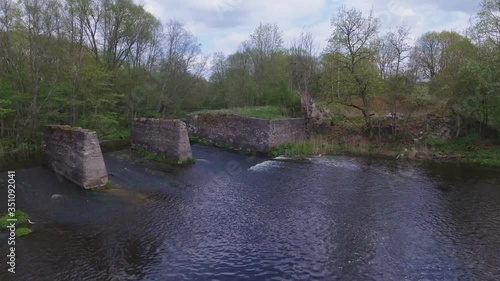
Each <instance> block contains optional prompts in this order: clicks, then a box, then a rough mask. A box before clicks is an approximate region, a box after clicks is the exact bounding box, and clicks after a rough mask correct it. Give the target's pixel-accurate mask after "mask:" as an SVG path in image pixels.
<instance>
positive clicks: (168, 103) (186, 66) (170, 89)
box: [157, 20, 207, 115]
mask: <svg viewBox="0 0 500 281" xmlns="http://www.w3.org/2000/svg"><path fill="white" fill-rule="evenodd" d="M164 50H165V57H164V58H163V60H162V62H161V68H160V73H161V75H162V82H161V91H160V102H159V103H158V107H157V111H158V113H160V114H162V115H166V114H174V113H176V112H177V110H178V109H179V106H180V105H181V104H182V102H183V101H184V100H185V99H186V98H187V97H188V95H189V94H190V93H191V89H192V88H193V86H194V83H195V82H196V80H197V77H200V76H201V74H202V72H203V70H204V68H205V64H206V60H207V58H206V57H203V56H202V54H201V49H200V44H199V43H198V40H197V39H196V37H194V35H193V34H191V33H190V32H188V31H187V30H186V29H185V28H184V27H183V25H182V24H181V23H179V22H178V21H175V20H171V21H169V22H167V24H166V27H165V41H164Z"/></svg>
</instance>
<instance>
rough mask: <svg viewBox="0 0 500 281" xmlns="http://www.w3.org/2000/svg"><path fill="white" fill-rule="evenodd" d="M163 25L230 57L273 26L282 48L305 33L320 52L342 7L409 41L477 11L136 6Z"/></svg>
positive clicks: (426, 3)
mask: <svg viewBox="0 0 500 281" xmlns="http://www.w3.org/2000/svg"><path fill="white" fill-rule="evenodd" d="M137 1H143V4H144V6H145V8H146V9H147V10H148V11H150V12H151V13H153V14H154V15H156V16H157V17H159V18H160V19H161V20H162V21H163V22H165V21H167V20H169V19H173V18H175V19H177V20H179V21H180V22H182V23H184V24H185V26H186V28H187V29H188V30H189V31H191V32H192V33H193V34H194V35H195V36H197V37H198V38H199V39H200V42H201V43H202V48H203V51H204V53H206V54H211V53H213V52H216V51H222V52H224V53H225V54H230V53H232V52H235V51H236V50H237V48H238V46H239V45H240V43H241V42H242V41H244V40H245V39H247V38H248V36H249V34H250V33H251V32H253V31H254V30H255V28H256V27H257V26H258V25H259V24H260V23H276V24H278V26H279V27H280V29H281V30H282V31H283V34H284V38H285V45H286V46H288V45H289V44H290V42H291V41H292V40H293V39H294V38H297V37H298V36H299V35H300V33H301V32H302V30H303V27H307V28H308V30H310V31H312V32H313V34H314V36H315V39H316V41H317V43H318V45H319V46H320V48H321V49H323V48H324V47H326V45H327V38H328V37H329V36H330V34H331V32H332V28H331V27H330V18H331V17H332V15H333V14H334V12H335V11H336V9H337V7H339V6H341V5H346V6H347V7H354V8H357V9H360V10H361V11H363V12H368V11H370V10H371V9H373V11H374V14H375V15H376V16H378V17H380V18H381V21H382V31H387V30H389V29H394V28H396V27H397V26H398V25H401V24H403V23H405V24H406V25H407V26H408V27H410V29H411V33H412V35H413V36H414V37H417V36H420V35H421V34H423V33H425V32H427V31H432V30H436V31H439V30H445V29H446V30H451V29H453V30H456V31H461V30H463V29H464V28H465V27H467V25H468V20H469V18H470V16H472V15H474V14H475V13H476V12H477V11H478V6H479V3H480V0H441V1H435V0H389V1H386V0H308V1H306V0H274V1H269V0H254V1H243V0H209V1H206V0H182V1H179V0H137Z"/></svg>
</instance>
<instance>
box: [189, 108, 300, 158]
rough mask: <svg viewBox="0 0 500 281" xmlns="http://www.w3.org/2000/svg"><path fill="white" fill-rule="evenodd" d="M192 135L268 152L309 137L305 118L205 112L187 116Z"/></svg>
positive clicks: (206, 139)
mask: <svg viewBox="0 0 500 281" xmlns="http://www.w3.org/2000/svg"><path fill="white" fill-rule="evenodd" d="M186 123H187V125H188V132H189V135H190V136H191V137H194V138H197V139H199V140H202V141H205V142H209V143H212V144H215V145H217V146H223V147H230V148H234V149H237V150H241V149H247V150H253V151H257V152H262V153H268V152H270V151H271V149H272V148H273V147H276V146H279V145H282V144H287V143H294V142H298V141H302V140H305V139H306V127H305V121H304V119H301V118H288V119H280V120H268V119H261V118H254V117H246V116H239V115H234V114H220V113H201V114H192V115H189V116H188V117H187V118H186Z"/></svg>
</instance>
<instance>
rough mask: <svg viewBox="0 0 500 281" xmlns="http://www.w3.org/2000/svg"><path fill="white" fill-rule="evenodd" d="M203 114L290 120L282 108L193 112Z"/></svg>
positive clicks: (266, 107)
mask: <svg viewBox="0 0 500 281" xmlns="http://www.w3.org/2000/svg"><path fill="white" fill-rule="evenodd" d="M202 113H211V114H234V115H240V116H246V117H254V118H261V119H269V120H276V119H287V118H290V117H289V116H287V115H286V114H285V112H284V110H283V109H282V108H280V107H276V106H256V107H238V108H229V109H219V110H202V111H197V112H193V114H202Z"/></svg>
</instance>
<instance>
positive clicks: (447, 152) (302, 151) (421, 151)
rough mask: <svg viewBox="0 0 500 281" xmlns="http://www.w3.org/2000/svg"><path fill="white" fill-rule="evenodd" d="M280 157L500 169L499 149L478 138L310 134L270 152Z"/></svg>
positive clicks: (470, 136)
mask: <svg viewBox="0 0 500 281" xmlns="http://www.w3.org/2000/svg"><path fill="white" fill-rule="evenodd" d="M281 155H284V156H303V155H349V156H362V157H377V158H392V159H408V160H414V161H437V162H451V163H470V164H478V165H482V166H490V167H500V146H499V145H497V144H495V143H494V142H493V141H491V140H486V139H482V138H481V137H480V136H478V135H468V136H464V137H459V138H455V139H428V140H420V141H418V142H415V141H413V140H408V139H407V138H405V137H403V136H397V135H396V136H391V137H385V138H380V139H378V138H374V139H371V140H370V139H368V138H365V137H363V136H361V135H351V136H348V135H343V136H335V135H313V136H312V137H311V138H310V139H309V140H305V141H302V142H297V143H289V144H285V145H281V146H278V147H275V148H273V150H272V151H271V156H281Z"/></svg>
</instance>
